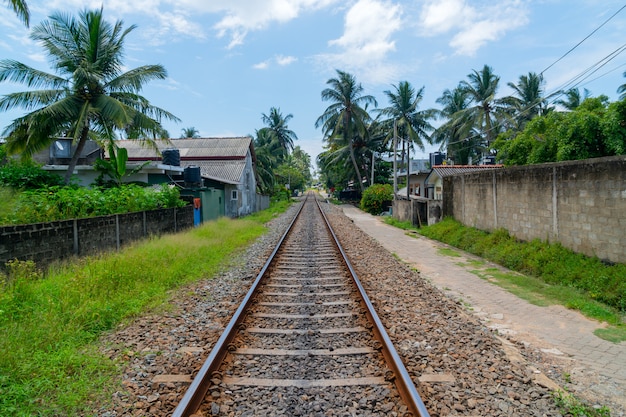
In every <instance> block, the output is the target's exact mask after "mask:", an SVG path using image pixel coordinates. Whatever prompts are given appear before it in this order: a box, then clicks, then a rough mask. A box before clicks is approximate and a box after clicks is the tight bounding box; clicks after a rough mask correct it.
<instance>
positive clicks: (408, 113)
mask: <svg viewBox="0 0 626 417" xmlns="http://www.w3.org/2000/svg"><path fill="white" fill-rule="evenodd" d="M393 87H394V89H395V91H389V90H387V91H385V92H384V93H385V95H386V96H387V98H388V99H389V102H390V104H391V105H390V106H389V107H385V108H383V109H380V110H379V113H380V114H381V115H382V116H383V117H387V120H386V123H385V124H386V125H387V126H388V127H389V128H388V129H387V130H388V132H390V133H389V134H388V136H387V138H386V139H387V140H386V142H387V143H389V140H390V139H391V138H392V137H393V135H394V131H393V129H392V128H390V126H393V123H394V122H395V123H396V127H397V133H398V135H399V136H400V137H401V138H403V140H402V154H404V144H405V141H404V140H406V144H407V152H406V155H407V166H408V164H409V161H410V160H411V158H410V155H411V149H412V148H414V147H415V146H417V147H418V148H419V149H420V150H422V151H423V150H424V140H425V141H427V142H430V141H431V139H430V136H429V135H428V133H429V132H430V131H432V130H433V127H432V125H431V124H430V123H429V120H430V119H432V118H433V117H434V112H433V111H432V110H418V107H419V104H420V102H421V101H422V99H423V97H424V87H422V88H420V89H419V90H417V91H416V90H415V89H414V88H413V86H412V85H411V83H409V82H408V81H401V82H400V83H398V85H397V86H396V85H393Z"/></svg>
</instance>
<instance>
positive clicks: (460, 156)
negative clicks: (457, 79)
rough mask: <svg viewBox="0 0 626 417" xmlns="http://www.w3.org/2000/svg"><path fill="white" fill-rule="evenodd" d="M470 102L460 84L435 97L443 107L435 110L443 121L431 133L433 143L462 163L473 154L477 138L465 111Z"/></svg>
mask: <svg viewBox="0 0 626 417" xmlns="http://www.w3.org/2000/svg"><path fill="white" fill-rule="evenodd" d="M470 102H471V98H470V96H469V93H468V92H467V90H466V89H464V88H463V87H462V86H461V85H459V86H457V87H456V88H455V89H454V90H452V91H450V90H448V89H446V90H445V91H444V92H443V94H442V95H441V97H439V98H438V99H437V103H439V104H441V105H442V106H443V108H442V109H441V110H436V111H435V114H436V115H437V117H438V118H440V119H444V120H445V122H444V123H443V124H442V125H441V126H439V127H438V128H437V129H435V131H434V132H433V133H432V135H431V138H432V141H433V143H438V144H440V148H439V149H440V150H445V151H446V152H447V153H448V155H449V157H450V158H452V159H453V160H454V161H455V162H456V163H458V164H462V165H464V164H467V163H468V161H469V158H470V156H472V157H473V156H475V154H474V152H475V150H476V142H477V140H476V139H477V138H478V135H477V134H476V131H475V130H474V126H473V123H472V120H471V118H470V117H469V114H468V113H467V112H466V110H467V109H468V107H469V105H470Z"/></svg>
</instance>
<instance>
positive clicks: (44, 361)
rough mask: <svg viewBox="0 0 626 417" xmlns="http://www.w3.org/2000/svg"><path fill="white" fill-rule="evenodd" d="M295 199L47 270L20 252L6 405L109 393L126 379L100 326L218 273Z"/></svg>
mask: <svg viewBox="0 0 626 417" xmlns="http://www.w3.org/2000/svg"><path fill="white" fill-rule="evenodd" d="M288 205H289V203H288V202H282V203H280V204H278V205H273V206H272V207H271V208H270V209H268V210H265V211H263V212H260V213H257V214H255V215H253V216H249V217H246V218H242V219H238V220H231V219H226V218H222V219H219V220H217V221H214V222H210V223H206V224H204V225H202V226H201V227H199V228H195V229H192V230H189V231H186V232H184V233H179V234H175V235H166V236H163V237H160V238H153V239H149V240H146V241H143V242H139V243H135V244H133V245H131V246H128V247H126V248H124V249H123V250H122V251H120V252H117V253H110V254H106V255H102V256H98V257H90V258H84V259H81V260H75V261H73V262H70V263H66V264H63V265H60V266H56V267H54V268H53V269H50V270H49V271H47V272H46V273H45V274H42V273H41V272H39V271H37V270H36V268H35V266H34V264H32V262H31V263H29V262H13V263H12V264H11V265H9V266H8V271H9V276H5V277H4V279H3V280H4V284H3V285H2V287H1V290H0V334H2V337H1V338H0V352H2V355H0V415H2V416H9V415H10V416H33V415H79V414H81V413H83V412H85V411H86V410H89V409H90V403H91V402H95V401H98V402H105V401H107V399H108V398H110V396H111V394H112V392H114V391H115V390H117V389H120V387H116V386H115V381H116V375H117V374H118V371H117V366H119V365H118V364H115V363H113V362H112V361H111V360H110V359H109V358H106V357H103V356H102V355H101V354H100V353H99V352H98V349H97V345H96V342H97V340H98V338H99V336H100V335H101V334H102V333H103V332H106V331H109V330H111V329H113V328H114V327H115V326H116V325H118V324H119V323H122V322H124V321H125V320H128V319H130V318H133V317H137V316H139V315H141V314H144V313H146V312H148V311H150V310H151V309H154V308H157V307H159V308H162V306H164V305H167V301H168V299H169V297H170V296H171V291H172V290H175V289H177V288H179V287H181V286H184V285H185V284H188V283H190V282H193V281H197V280H199V279H202V278H209V277H211V276H214V275H215V274H216V272H218V271H219V270H220V269H221V268H223V267H224V266H225V264H228V263H229V262H231V260H233V259H235V258H236V254H237V253H238V252H239V251H240V250H242V248H244V247H246V246H247V245H248V244H250V243H251V242H252V241H253V240H254V239H256V238H257V237H258V236H260V235H261V234H262V233H264V231H265V230H266V229H265V226H264V223H265V222H266V221H267V220H269V219H271V218H272V217H274V216H275V215H277V213H279V212H282V211H284V210H285V209H286V208H287V207H288ZM165 308H166V307H165Z"/></svg>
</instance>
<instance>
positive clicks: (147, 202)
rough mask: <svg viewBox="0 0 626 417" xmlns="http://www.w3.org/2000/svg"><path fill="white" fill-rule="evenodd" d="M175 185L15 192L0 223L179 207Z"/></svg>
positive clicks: (20, 222)
mask: <svg viewBox="0 0 626 417" xmlns="http://www.w3.org/2000/svg"><path fill="white" fill-rule="evenodd" d="M179 197H180V193H179V192H178V189H176V188H175V187H170V186H159V187H151V188H143V187H140V186H138V185H132V184H131V185H123V186H120V187H116V188H110V189H99V188H93V189H87V188H82V187H61V186H54V187H46V188H42V189H39V190H31V191H25V192H23V193H21V194H19V196H18V199H17V201H16V202H15V204H14V206H13V210H12V211H11V212H5V213H0V224H27V223H40V222H49V221H55V220H66V219H74V218H83V217H94V216H105V215H109V214H117V213H127V212H133V211H143V210H154V209H158V208H171V207H182V206H184V205H185V202H184V201H182V200H181V199H180V198H179Z"/></svg>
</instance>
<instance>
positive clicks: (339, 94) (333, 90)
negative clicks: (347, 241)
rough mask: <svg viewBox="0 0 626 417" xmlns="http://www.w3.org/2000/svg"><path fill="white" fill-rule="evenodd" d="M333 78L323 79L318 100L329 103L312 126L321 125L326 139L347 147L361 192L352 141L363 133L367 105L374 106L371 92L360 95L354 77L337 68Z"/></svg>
mask: <svg viewBox="0 0 626 417" xmlns="http://www.w3.org/2000/svg"><path fill="white" fill-rule="evenodd" d="M337 75H338V77H337V78H331V79H329V80H328V81H326V84H327V85H329V86H330V87H329V88H325V89H324V90H322V100H323V101H330V102H332V104H331V105H330V106H328V107H327V108H326V110H325V111H324V113H323V114H322V115H321V116H320V117H318V118H317V120H316V121H315V127H316V128H318V127H320V126H321V127H322V131H323V134H324V137H325V139H326V140H329V139H331V138H333V137H338V136H340V137H341V138H342V140H343V142H344V144H345V145H347V146H348V148H349V154H350V160H351V161H352V166H353V168H354V173H355V175H356V178H355V181H356V182H358V183H359V185H360V187H361V192H363V191H364V189H365V187H364V186H363V181H362V177H361V171H360V169H359V166H358V164H357V161H356V156H355V152H354V150H355V142H356V140H357V138H358V137H359V135H362V136H363V135H364V132H366V129H367V124H368V122H369V121H370V119H371V117H370V115H369V114H368V112H367V105H369V104H373V105H374V106H376V105H377V103H376V99H375V98H374V97H373V96H371V95H361V94H362V93H363V86H362V85H361V84H360V83H357V82H356V78H355V77H354V76H353V75H351V74H349V73H347V72H344V71H340V70H337ZM362 106H363V107H362Z"/></svg>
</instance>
